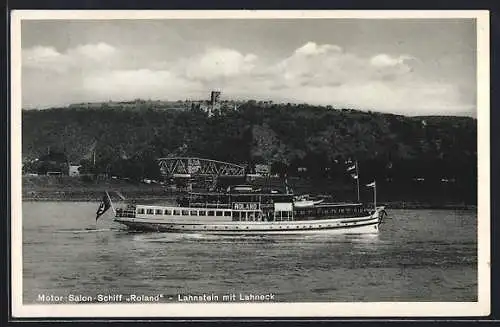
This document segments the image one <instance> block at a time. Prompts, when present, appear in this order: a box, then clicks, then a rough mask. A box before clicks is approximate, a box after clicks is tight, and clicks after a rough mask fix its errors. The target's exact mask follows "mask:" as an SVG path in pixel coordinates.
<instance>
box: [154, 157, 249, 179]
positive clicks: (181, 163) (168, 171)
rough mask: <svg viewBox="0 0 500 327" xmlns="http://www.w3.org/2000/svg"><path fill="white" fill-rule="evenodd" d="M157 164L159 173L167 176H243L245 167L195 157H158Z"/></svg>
mask: <svg viewBox="0 0 500 327" xmlns="http://www.w3.org/2000/svg"><path fill="white" fill-rule="evenodd" d="M158 164H159V165H160V171H161V173H162V174H163V175H164V176H168V177H175V176H186V177H198V176H199V177H214V178H216V177H219V176H245V167H243V166H241V165H236V164H233V163H229V162H224V161H217V160H210V159H202V158H196V157H174V158H159V159H158Z"/></svg>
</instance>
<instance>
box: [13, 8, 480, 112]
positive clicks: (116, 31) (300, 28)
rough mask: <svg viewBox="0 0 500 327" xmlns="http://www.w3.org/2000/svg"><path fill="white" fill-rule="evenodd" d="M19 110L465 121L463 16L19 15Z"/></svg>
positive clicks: (469, 41)
mask: <svg viewBox="0 0 500 327" xmlns="http://www.w3.org/2000/svg"><path fill="white" fill-rule="evenodd" d="M21 48H22V52H21V53H22V105H23V108H46V107H51V106H65V105H68V104H71V103H79V102H98V101H109V100H112V101H123V100H133V99H136V98H141V99H151V100H185V99H197V100H201V99H208V98H209V96H210V91H211V90H212V89H218V90H221V91H222V96H221V98H222V99H235V100H248V99H255V100H258V101H259V100H261V101H268V100H272V101H274V102H285V103H287V102H291V103H309V104H314V105H331V106H333V107H335V108H353V109H361V110H371V111H379V112H389V113H396V114H404V115H411V116H414V115H461V116H475V115H476V114H475V113H476V24H475V21H474V20H473V19H379V20H375V19H352V18H351V19H300V20H299V19H212V20H189V19H176V20H173V19H170V20H169V19H162V20H94V21H91V20H73V21H71V20H24V21H22V23H21Z"/></svg>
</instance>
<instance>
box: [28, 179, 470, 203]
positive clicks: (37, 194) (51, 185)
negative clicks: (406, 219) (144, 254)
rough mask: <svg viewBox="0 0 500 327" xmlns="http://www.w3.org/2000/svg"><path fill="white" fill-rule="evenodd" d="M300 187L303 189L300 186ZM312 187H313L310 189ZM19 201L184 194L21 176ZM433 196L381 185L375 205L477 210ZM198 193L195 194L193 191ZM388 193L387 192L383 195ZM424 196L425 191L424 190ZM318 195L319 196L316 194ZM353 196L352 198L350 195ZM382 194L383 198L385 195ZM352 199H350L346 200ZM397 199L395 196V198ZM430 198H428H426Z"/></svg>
mask: <svg viewBox="0 0 500 327" xmlns="http://www.w3.org/2000/svg"><path fill="white" fill-rule="evenodd" d="M291 184H292V185H296V186H297V188H298V189H301V190H303V191H301V192H296V194H304V193H309V194H315V193H314V192H311V191H314V189H315V188H317V189H318V190H320V191H323V192H321V194H327V195H332V196H333V199H334V201H338V202H343V201H345V202H352V201H355V200H356V199H355V196H354V197H352V195H354V193H353V192H352V190H351V189H350V188H352V187H349V186H348V188H347V189H346V188H345V186H343V187H341V186H338V185H334V186H331V185H329V186H331V187H330V189H327V188H326V187H325V185H319V187H318V186H316V185H317V184H315V183H312V182H311V181H298V180H292V182H291ZM300 184H302V185H300ZM313 184H314V186H313ZM22 186H23V187H22V201H33V202H35V201H53V202H60V201H61V202H63V201H74V202H99V201H100V200H101V198H102V196H103V194H104V192H105V191H108V192H109V194H110V196H111V198H112V201H114V202H123V201H124V200H122V199H120V197H119V196H118V195H117V193H116V192H119V193H120V194H122V195H123V196H125V198H126V200H125V201H126V202H131V203H137V202H143V203H144V202H146V203H152V202H156V203H158V202H175V200H176V199H177V197H178V196H180V195H182V194H183V193H182V192H180V191H177V190H175V189H173V188H171V187H168V186H166V185H161V184H145V183H132V182H128V181H123V180H100V181H92V182H87V181H82V180H81V179H79V178H77V177H67V176H65V177H55V176H36V177H35V176H23V178H22ZM430 187H431V188H433V189H434V192H433V193H434V194H435V195H436V196H432V195H431V196H430V197H427V198H423V197H422V196H421V195H419V194H416V195H415V194H414V197H413V198H412V197H411V196H412V195H411V194H402V193H401V192H397V190H391V189H392V188H394V186H389V185H383V186H382V187H381V188H380V193H379V194H377V196H378V198H377V203H378V204H379V205H385V206H387V208H389V209H449V210H477V205H476V204H471V203H465V202H461V201H457V200H455V199H450V198H446V197H443V196H437V195H438V194H439V193H440V191H439V190H436V189H435V187H432V186H430ZM193 191H197V190H193ZM384 191H388V192H384ZM423 192H424V193H428V191H425V190H423ZM316 193H318V192H316ZM351 193H352V194H351ZM384 193H385V194H384ZM350 195H351V197H350V198H349V196H350ZM395 195H397V196H395ZM427 195H429V194H427ZM441 195H442V194H441ZM361 202H363V203H366V204H367V205H370V204H371V203H372V202H373V195H372V193H371V192H370V191H369V190H365V192H362V198H361Z"/></svg>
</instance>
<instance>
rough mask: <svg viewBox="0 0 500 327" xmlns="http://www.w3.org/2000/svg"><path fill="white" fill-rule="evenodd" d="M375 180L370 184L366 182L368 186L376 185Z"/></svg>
mask: <svg viewBox="0 0 500 327" xmlns="http://www.w3.org/2000/svg"><path fill="white" fill-rule="evenodd" d="M375 185H376V184H375V181H373V182H371V183H370V184H366V186H367V187H375Z"/></svg>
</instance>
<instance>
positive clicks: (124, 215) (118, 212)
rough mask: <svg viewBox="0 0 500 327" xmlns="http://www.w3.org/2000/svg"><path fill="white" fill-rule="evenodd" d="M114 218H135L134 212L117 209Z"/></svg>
mask: <svg viewBox="0 0 500 327" xmlns="http://www.w3.org/2000/svg"><path fill="white" fill-rule="evenodd" d="M116 217H120V218H135V210H130V209H121V208H117V209H116Z"/></svg>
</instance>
